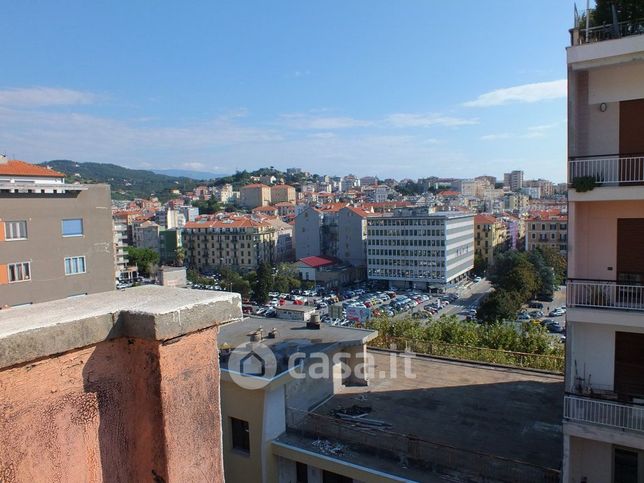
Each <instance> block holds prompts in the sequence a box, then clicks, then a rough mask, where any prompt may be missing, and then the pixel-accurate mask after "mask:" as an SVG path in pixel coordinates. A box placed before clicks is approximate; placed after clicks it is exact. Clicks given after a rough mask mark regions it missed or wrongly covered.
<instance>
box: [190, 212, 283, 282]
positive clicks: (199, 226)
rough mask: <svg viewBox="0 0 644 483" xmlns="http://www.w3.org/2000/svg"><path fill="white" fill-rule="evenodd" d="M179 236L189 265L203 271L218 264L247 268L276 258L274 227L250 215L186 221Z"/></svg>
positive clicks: (256, 266)
mask: <svg viewBox="0 0 644 483" xmlns="http://www.w3.org/2000/svg"><path fill="white" fill-rule="evenodd" d="M182 236H183V247H184V249H185V251H186V261H187V263H188V266H189V267H190V268H193V269H195V270H199V271H202V272H203V271H208V270H212V269H216V268H217V267H227V268H231V269H233V270H242V271H250V270H256V269H257V268H258V267H259V265H260V264H261V263H264V262H266V263H270V264H272V263H274V262H275V261H276V254H277V235H276V229H275V227H274V226H273V225H271V224H270V223H267V222H266V221H261V220H257V219H253V218H251V217H249V216H242V217H229V218H223V219H216V220H199V221H194V222H190V223H186V225H185V227H184V229H183V234H182Z"/></svg>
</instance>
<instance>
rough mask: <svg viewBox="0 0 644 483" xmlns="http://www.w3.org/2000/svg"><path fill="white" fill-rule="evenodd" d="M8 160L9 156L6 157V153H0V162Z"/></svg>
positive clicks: (3, 162) (4, 162)
mask: <svg viewBox="0 0 644 483" xmlns="http://www.w3.org/2000/svg"><path fill="white" fill-rule="evenodd" d="M8 162H9V158H8V157H7V155H6V154H0V164H7V163H8Z"/></svg>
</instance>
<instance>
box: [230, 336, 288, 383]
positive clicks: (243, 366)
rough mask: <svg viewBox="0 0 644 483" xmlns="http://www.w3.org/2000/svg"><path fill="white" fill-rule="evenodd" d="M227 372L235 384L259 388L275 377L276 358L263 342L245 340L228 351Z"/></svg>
mask: <svg viewBox="0 0 644 483" xmlns="http://www.w3.org/2000/svg"><path fill="white" fill-rule="evenodd" d="M228 372H229V373H230V377H231V379H232V380H233V381H235V383H237V385H239V386H241V387H243V388H245V389H261V388H263V387H265V386H266V385H268V383H269V382H270V381H271V379H272V378H273V377H275V374H276V373H277V360H276V359H275V354H273V351H272V350H270V348H269V347H268V346H266V345H265V344H262V343H261V342H246V343H245V344H242V345H239V346H237V347H235V350H233V351H232V352H231V353H230V358H229V359H228Z"/></svg>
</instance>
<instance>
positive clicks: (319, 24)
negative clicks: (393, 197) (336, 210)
mask: <svg viewBox="0 0 644 483" xmlns="http://www.w3.org/2000/svg"><path fill="white" fill-rule="evenodd" d="M2 17H3V22H2V24H3V32H2V37H3V38H2V42H0V58H1V59H2V67H0V69H1V72H2V74H1V75H0V151H3V152H6V153H7V154H9V155H10V156H13V157H16V158H19V159H24V160H26V161H31V162H38V161H44V160H48V159H61V158H62V159H73V160H76V161H97V162H114V163H116V164H121V165H124V166H128V167H135V168H159V169H163V168H183V169H195V170H202V171H204V170H205V171H212V172H215V173H230V172H234V171H235V170H236V169H254V168H258V167H262V166H275V167H278V168H287V167H291V166H299V167H303V168H305V169H307V170H309V171H312V172H318V173H327V174H339V175H341V174H347V173H349V172H351V173H355V174H358V175H367V174H375V175H378V176H380V177H395V178H398V179H400V178H403V177H411V178H417V177H424V176H430V175H437V176H456V177H471V176H476V175H480V174H491V175H496V176H501V175H502V173H503V172H504V171H507V170H510V169H523V170H524V171H525V172H526V176H528V177H546V178H550V179H553V180H556V181H563V180H564V176H565V158H566V145H565V143H566V121H565V119H566V102H565V82H564V79H565V76H566V64H565V47H566V45H567V42H568V40H569V34H568V29H569V28H570V27H571V24H572V17H573V2H572V1H570V0H539V1H536V2H535V1H534V0H532V1H523V0H516V1H515V0H512V1H511V0H487V1H474V0H461V1H440V2H439V1H438V0H397V1H393V0H388V1H384V0H340V1H335V0H324V1H321V0H318V1H312V0H311V1H303V0H297V1H285V0H272V1H259V0H257V1H244V0H234V1H233V0H231V1H212V0H211V1H189V2H176V1H173V2H170V1H152V0H149V1H138V0H128V1H119V2H116V1H113V2H110V1H106V0H105V1H91V2H88V1H65V0H59V1H56V2H51V1H30V2H24V1H18V0H13V1H8V2H5V3H4V5H3V13H2Z"/></svg>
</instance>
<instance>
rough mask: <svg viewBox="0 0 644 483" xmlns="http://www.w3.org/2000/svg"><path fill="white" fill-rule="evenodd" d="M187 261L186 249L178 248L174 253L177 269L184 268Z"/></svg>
mask: <svg viewBox="0 0 644 483" xmlns="http://www.w3.org/2000/svg"><path fill="white" fill-rule="evenodd" d="M185 261H186V249H185V248H183V247H177V249H176V250H175V252H174V263H175V265H176V266H177V267H183V264H184V263H185Z"/></svg>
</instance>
